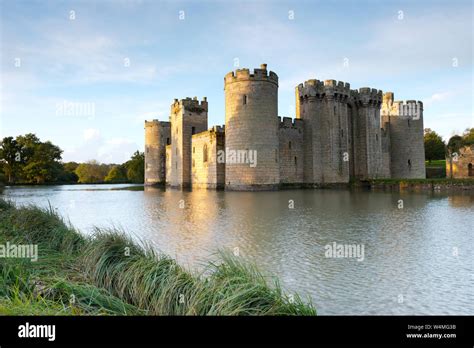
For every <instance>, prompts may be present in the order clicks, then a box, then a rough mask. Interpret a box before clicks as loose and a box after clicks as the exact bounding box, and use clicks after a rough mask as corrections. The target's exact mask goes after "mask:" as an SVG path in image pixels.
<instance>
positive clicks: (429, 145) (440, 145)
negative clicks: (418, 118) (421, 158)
mask: <svg viewBox="0 0 474 348" xmlns="http://www.w3.org/2000/svg"><path fill="white" fill-rule="evenodd" d="M424 141H425V159H426V160H427V161H429V162H431V161H432V160H441V159H444V158H445V155H446V145H445V143H444V141H443V139H442V138H441V137H440V136H439V135H438V134H437V133H436V132H434V131H432V130H431V129H429V128H428V129H425V136H424Z"/></svg>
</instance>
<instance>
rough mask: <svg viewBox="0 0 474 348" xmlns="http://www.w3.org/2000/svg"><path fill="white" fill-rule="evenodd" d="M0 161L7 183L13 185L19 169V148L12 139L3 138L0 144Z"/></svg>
mask: <svg viewBox="0 0 474 348" xmlns="http://www.w3.org/2000/svg"><path fill="white" fill-rule="evenodd" d="M0 160H1V162H2V163H3V166H2V167H3V172H4V173H5V175H6V176H7V180H8V183H10V184H11V183H13V182H14V181H15V176H17V175H18V172H19V169H20V167H21V146H20V145H19V144H18V142H17V141H16V140H15V139H13V137H6V138H3V140H2V142H1V144H0Z"/></svg>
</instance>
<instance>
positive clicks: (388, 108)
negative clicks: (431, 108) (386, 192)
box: [382, 92, 426, 179]
mask: <svg viewBox="0 0 474 348" xmlns="http://www.w3.org/2000/svg"><path fill="white" fill-rule="evenodd" d="M383 101H384V102H383V104H382V122H383V123H384V124H386V123H389V128H388V129H389V136H390V169H391V177H392V178H395V179H420V178H422V179H424V178H426V169H425V145H424V140H423V134H424V128H423V103H422V102H421V101H415V100H408V101H406V102H404V101H394V96H393V93H390V92H389V93H386V94H385V95H384V98H383Z"/></svg>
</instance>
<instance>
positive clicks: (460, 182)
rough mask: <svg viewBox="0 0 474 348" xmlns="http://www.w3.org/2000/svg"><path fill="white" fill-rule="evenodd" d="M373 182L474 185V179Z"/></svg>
mask: <svg viewBox="0 0 474 348" xmlns="http://www.w3.org/2000/svg"><path fill="white" fill-rule="evenodd" d="M369 182H370V183H371V184H389V185H393V184H402V185H403V184H435V185H468V186H470V185H474V179H449V178H433V179H372V180H369Z"/></svg>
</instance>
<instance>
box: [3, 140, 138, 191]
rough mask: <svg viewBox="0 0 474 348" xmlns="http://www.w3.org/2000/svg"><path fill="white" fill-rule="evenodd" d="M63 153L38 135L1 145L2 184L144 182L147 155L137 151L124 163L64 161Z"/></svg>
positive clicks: (4, 142)
mask: <svg viewBox="0 0 474 348" xmlns="http://www.w3.org/2000/svg"><path fill="white" fill-rule="evenodd" d="M62 153H63V150H61V149H60V148H59V147H58V146H57V145H54V144H52V143H51V142H50V141H46V142H42V141H41V140H40V139H39V138H38V137H37V136H36V135H35V134H31V133H30V134H26V135H19V136H17V137H16V138H13V137H5V138H3V139H2V140H1V142H0V181H3V182H5V183H7V184H54V183H71V184H74V183H84V184H86V183H143V180H144V163H145V156H144V153H143V152H139V151H136V152H135V153H134V154H133V156H132V157H131V158H130V160H128V161H127V162H125V163H123V164H104V163H99V162H97V161H95V160H93V161H88V162H86V163H76V162H65V163H64V162H62Z"/></svg>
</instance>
